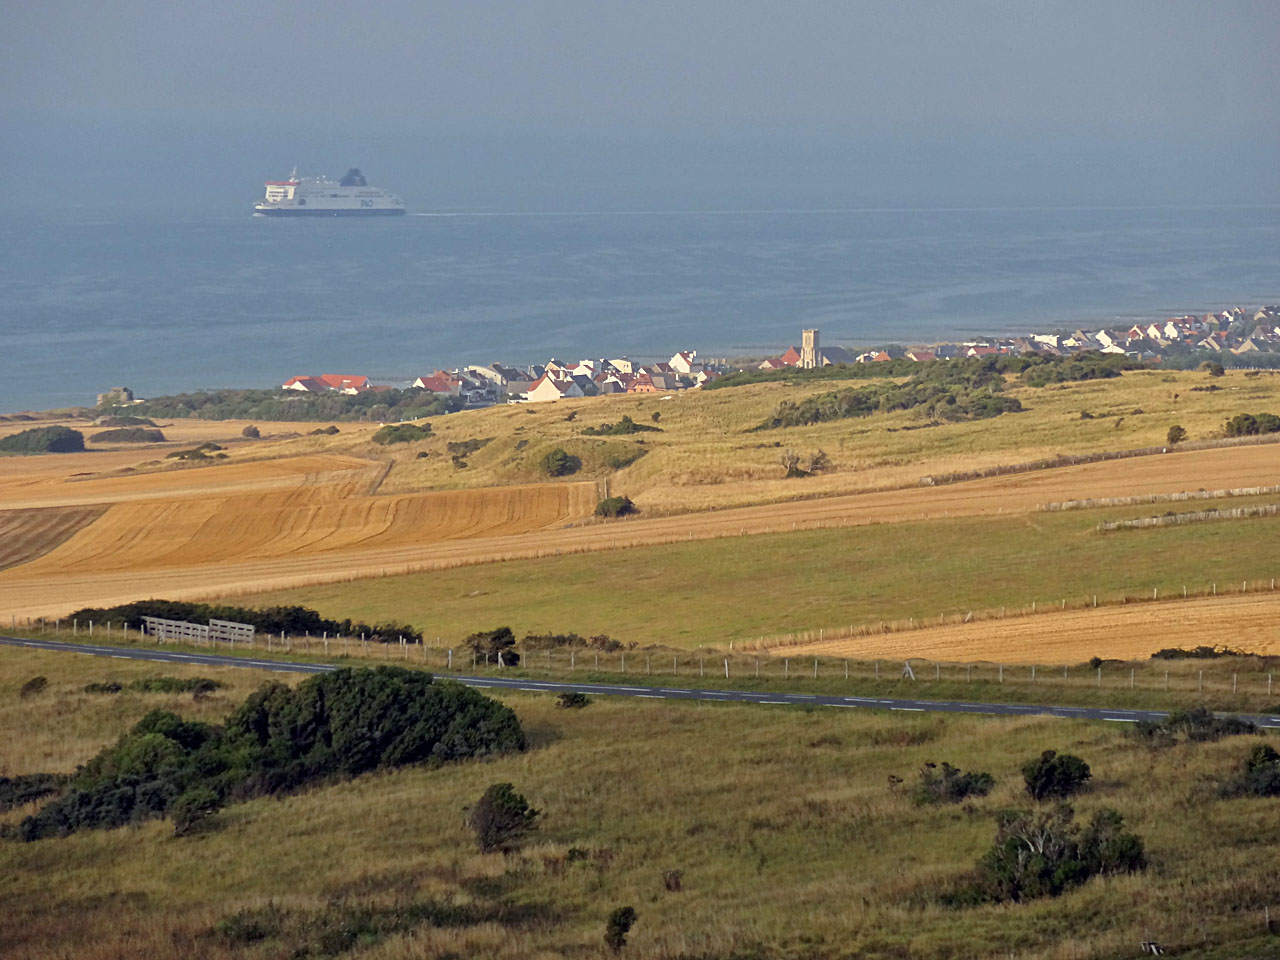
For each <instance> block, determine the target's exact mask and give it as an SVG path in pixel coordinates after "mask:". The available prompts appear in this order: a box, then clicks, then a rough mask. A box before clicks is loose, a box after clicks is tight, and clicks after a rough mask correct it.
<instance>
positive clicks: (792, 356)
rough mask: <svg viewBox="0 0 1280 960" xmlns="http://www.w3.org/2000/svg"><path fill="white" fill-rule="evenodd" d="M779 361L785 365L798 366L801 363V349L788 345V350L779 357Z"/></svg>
mask: <svg viewBox="0 0 1280 960" xmlns="http://www.w3.org/2000/svg"><path fill="white" fill-rule="evenodd" d="M778 362H779V363H781V364H782V365H783V366H784V367H798V366H799V365H800V351H799V350H797V349H796V348H795V347H787V352H786V353H784V354H783V355H782V356H780V357H779V358H778Z"/></svg>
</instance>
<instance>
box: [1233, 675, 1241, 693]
mask: <svg viewBox="0 0 1280 960" xmlns="http://www.w3.org/2000/svg"><path fill="white" fill-rule="evenodd" d="M1239 679H1240V674H1238V673H1233V674H1232V675H1231V692H1232V693H1235V692H1236V684H1237V681H1238V680H1239Z"/></svg>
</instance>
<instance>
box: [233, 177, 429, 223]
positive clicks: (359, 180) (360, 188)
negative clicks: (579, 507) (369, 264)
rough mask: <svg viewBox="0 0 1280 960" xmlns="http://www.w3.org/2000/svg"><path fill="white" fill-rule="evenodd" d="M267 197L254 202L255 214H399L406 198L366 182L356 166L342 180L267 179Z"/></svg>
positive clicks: (320, 215)
mask: <svg viewBox="0 0 1280 960" xmlns="http://www.w3.org/2000/svg"><path fill="white" fill-rule="evenodd" d="M266 187H267V195H266V198H265V199H263V200H260V201H259V202H258V203H255V204H254V205H253V215H254V216H255V217H396V216H403V215H404V213H405V208H404V201H403V200H401V199H400V198H399V197H397V196H395V195H394V194H391V193H388V192H387V191H385V190H380V189H378V188H377V187H371V186H369V185H368V183H366V182H365V179H364V176H363V174H361V173H360V171H359V170H357V169H355V168H352V169H351V170H348V171H347V173H346V175H345V176H344V177H343V178H342V179H341V180H339V181H333V180H329V179H327V178H324V177H316V178H305V179H299V178H298V175H297V172H296V171H295V172H294V173H293V174H291V175H290V177H289V179H288V180H272V181H268V182H267V185H266Z"/></svg>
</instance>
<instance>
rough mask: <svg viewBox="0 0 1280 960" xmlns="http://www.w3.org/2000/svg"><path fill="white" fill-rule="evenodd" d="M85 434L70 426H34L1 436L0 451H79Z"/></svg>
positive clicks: (82, 447)
mask: <svg viewBox="0 0 1280 960" xmlns="http://www.w3.org/2000/svg"><path fill="white" fill-rule="evenodd" d="M83 449H84V434H83V433H81V432H80V431H79V430H72V429H71V428H70V427H61V426H55V427H32V428H31V429H30V430H23V431H21V432H20V433H11V434H9V436H7V437H0V453H78V452H80V451H81V450H83Z"/></svg>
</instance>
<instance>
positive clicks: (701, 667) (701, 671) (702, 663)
mask: <svg viewBox="0 0 1280 960" xmlns="http://www.w3.org/2000/svg"><path fill="white" fill-rule="evenodd" d="M706 667H707V662H706V660H704V659H703V658H702V657H699V658H698V676H700V677H703V676H706V673H707V670H706Z"/></svg>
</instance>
